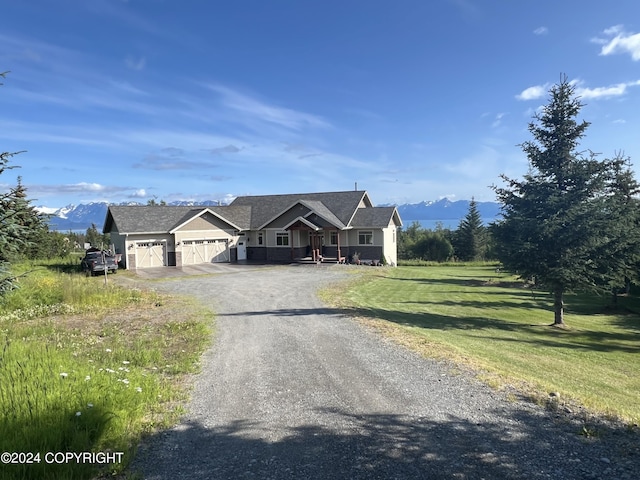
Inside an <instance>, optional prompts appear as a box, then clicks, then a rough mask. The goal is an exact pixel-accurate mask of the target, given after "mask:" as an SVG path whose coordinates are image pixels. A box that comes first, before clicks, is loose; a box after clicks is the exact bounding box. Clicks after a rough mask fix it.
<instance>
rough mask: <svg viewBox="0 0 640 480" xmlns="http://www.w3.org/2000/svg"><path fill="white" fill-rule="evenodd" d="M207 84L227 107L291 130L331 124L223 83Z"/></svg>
mask: <svg viewBox="0 0 640 480" xmlns="http://www.w3.org/2000/svg"><path fill="white" fill-rule="evenodd" d="M207 86H208V88H209V89H211V90H213V91H214V92H216V93H218V94H220V95H221V96H222V103H223V104H224V105H225V106H226V107H228V108H230V109H232V110H235V111H236V112H239V113H241V114H243V115H247V116H249V117H254V118H257V119H259V120H262V121H264V122H268V123H274V124H276V125H280V126H283V127H286V128H288V129H291V130H302V129H303V128H305V127H312V128H328V127H330V126H331V125H330V124H329V123H328V122H326V121H325V120H324V119H322V118H321V117H319V116H317V115H313V114H309V113H305V112H299V111H296V110H292V109H289V108H284V107H278V106H275V105H270V104H267V103H264V102H262V101H260V100H257V99H255V98H252V97H250V96H248V95H245V94H242V93H240V92H237V91H235V90H233V89H231V88H229V87H225V86H222V85H207Z"/></svg>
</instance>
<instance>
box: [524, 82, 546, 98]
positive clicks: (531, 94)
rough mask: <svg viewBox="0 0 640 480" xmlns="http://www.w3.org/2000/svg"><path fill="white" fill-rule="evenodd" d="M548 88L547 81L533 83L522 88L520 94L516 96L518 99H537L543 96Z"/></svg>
mask: <svg viewBox="0 0 640 480" xmlns="http://www.w3.org/2000/svg"><path fill="white" fill-rule="evenodd" d="M548 89H549V84H548V83H545V84H544V85H535V86H533V87H529V88H526V89H524V90H523V91H522V92H521V93H520V94H518V95H516V98H517V99H518V100H537V99H538V98H542V97H544V96H545V95H546V93H547V90H548Z"/></svg>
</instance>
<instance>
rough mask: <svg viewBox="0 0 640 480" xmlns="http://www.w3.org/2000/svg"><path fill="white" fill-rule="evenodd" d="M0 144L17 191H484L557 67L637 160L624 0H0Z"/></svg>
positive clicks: (193, 196) (611, 145)
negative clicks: (20, 187)
mask: <svg viewBox="0 0 640 480" xmlns="http://www.w3.org/2000/svg"><path fill="white" fill-rule="evenodd" d="M1 11H2V13H1V15H0V71H7V70H9V71H10V72H11V73H10V74H8V76H7V78H6V79H5V80H4V81H3V83H4V85H3V86H2V87H0V150H2V151H21V150H26V152H25V153H22V154H20V155H19V156H17V157H14V164H17V165H20V167H21V168H20V169H15V170H12V171H10V172H7V173H5V174H3V175H2V176H1V177H0V188H1V189H6V188H7V185H8V184H12V183H14V182H15V177H16V175H21V176H22V181H23V183H24V184H25V185H26V186H27V188H28V194H29V197H30V198H32V199H33V203H34V204H35V205H46V206H49V207H62V206H65V205H68V204H78V203H86V202H90V201H109V202H122V201H140V202H146V201H147V200H149V199H151V198H155V199H156V200H166V201H173V200H196V201H198V200H221V201H225V200H228V199H231V198H233V197H235V196H237V195H252V194H255V195H259V194H275V193H297V192H314V191H338V190H350V189H353V188H354V187H355V184H356V182H357V186H358V188H359V189H362V190H365V189H366V190H368V191H369V193H370V195H371V197H372V200H373V201H374V202H375V203H378V204H383V203H398V204H401V203H415V202H419V201H423V200H437V199H439V198H442V197H444V196H447V197H449V198H451V199H469V198H471V197H472V196H473V197H475V198H476V200H480V201H486V200H494V199H495V197H494V195H493V192H492V190H491V189H490V188H489V186H490V185H492V184H495V183H498V184H499V182H500V180H499V178H498V177H499V175H500V174H501V173H505V174H507V175H508V176H511V177H519V176H521V175H522V174H523V173H525V172H526V169H527V161H526V158H525V157H524V155H523V153H522V151H521V150H520V148H519V147H518V144H520V143H522V142H524V141H526V140H530V139H531V136H530V134H529V132H528V131H527V125H528V123H529V121H530V120H531V117H532V115H533V114H534V113H535V111H536V109H538V108H540V106H541V105H543V104H545V103H546V101H547V98H548V97H547V90H548V88H549V87H550V86H551V85H552V84H554V83H557V82H558V81H559V80H560V77H561V74H563V73H565V74H566V75H567V76H568V77H569V79H570V80H572V81H574V82H576V87H577V89H578V92H579V94H580V95H581V96H582V100H583V102H584V103H585V104H587V105H586V106H585V108H584V109H583V110H582V115H581V118H583V119H585V120H587V121H589V122H591V126H590V128H589V129H588V130H587V135H586V138H585V139H584V140H583V142H582V144H581V148H583V149H584V150H588V149H590V150H592V151H595V152H598V153H601V154H602V156H603V157H610V156H612V155H614V153H615V152H617V151H624V153H626V154H627V155H629V156H630V157H631V159H632V161H635V162H636V163H640V135H638V132H639V131H640V113H639V112H640V3H639V2H638V1H637V0H618V1H616V2H602V1H594V0H580V1H576V0H563V1H562V2H558V1H555V0H538V1H536V2H520V1H512V0H502V1H497V0H483V1H480V0H477V1H473V0H431V1H423V0H403V1H396V2H391V1H377V0H367V1H362V0H353V1H349V0H341V1H334V0H324V1H311V0H309V1H303V0H295V1H294V0H289V1H284V0H252V1H250V0H246V1H242V0H238V1H233V2H231V1H214V0H184V1H178V0H128V1H125V0H29V1H23V0H3V1H2V8H1Z"/></svg>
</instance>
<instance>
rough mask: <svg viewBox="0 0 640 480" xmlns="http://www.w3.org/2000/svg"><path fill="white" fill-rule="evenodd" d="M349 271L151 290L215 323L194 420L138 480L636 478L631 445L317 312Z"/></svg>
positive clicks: (235, 274) (157, 442) (266, 275)
mask: <svg viewBox="0 0 640 480" xmlns="http://www.w3.org/2000/svg"><path fill="white" fill-rule="evenodd" d="M347 268H349V267H344V266H332V267H315V266H297V267H295V266H286V267H269V268H259V269H253V268H251V267H247V268H236V269H228V270H225V271H224V272H223V273H221V274H219V275H213V276H202V275H201V276H185V277H182V278H181V279H179V280H175V279H174V280H172V281H168V282H160V283H157V284H154V288H157V289H161V290H166V291H169V292H171V293H188V294H192V295H195V296H196V297H197V298H199V299H200V300H201V301H202V302H203V303H205V304H206V305H208V306H210V307H211V308H213V309H214V310H215V311H216V312H217V314H218V316H217V331H216V339H215V342H214V345H213V347H212V348H211V349H210V351H208V352H207V353H206V354H205V357H204V359H203V369H202V373H201V374H199V375H198V376H197V378H196V382H195V387H194V392H193V398H192V401H191V403H190V404H189V405H188V406H187V409H188V413H187V415H186V416H185V418H184V419H183V421H182V423H181V424H180V425H178V426H176V427H175V428H173V429H171V430H169V431H165V432H161V433H159V434H157V435H156V436H154V437H153V438H151V439H150V440H149V441H148V442H146V443H145V445H144V446H143V447H141V449H140V451H139V452H138V456H137V459H136V461H135V462H134V469H135V470H138V471H140V472H141V474H142V476H143V478H146V479H236V478H246V479H377V478H379V479H394V478H395V479H420V478H426V479H438V478H454V479H471V478H473V479H476V478H486V479H495V478H522V479H537V478H553V479H574V478H575V479H578V478H580V479H582V478H623V479H624V478H637V477H636V475H637V474H638V472H639V471H640V464H639V463H638V456H637V444H634V443H633V442H634V441H637V435H633V434H630V433H629V432H624V431H619V432H615V431H613V432H610V431H606V432H605V433H602V434H601V435H600V436H597V437H595V438H593V437H592V438H587V437H586V436H584V435H580V434H579V433H580V427H579V426H577V425H576V424H574V423H571V422H569V421H568V420H566V419H564V418H562V417H557V416H555V415H554V414H552V413H548V412H545V411H544V410H543V409H541V408H538V407H536V406H534V405H531V404H528V403H524V402H516V401H508V400H507V399H506V398H505V396H504V394H501V393H499V392H495V391H493V390H492V389H490V388H489V387H487V386H485V385H483V384H482V383H479V382H478V381H476V380H474V379H473V378H471V377H470V376H469V375H466V374H460V373H456V371H455V370H452V369H451V367H450V366H447V365H446V364H444V363H439V362H435V361H431V360H425V359H423V358H421V357H419V356H417V355H415V354H413V353H411V352H408V351H406V350H404V349H403V348H401V347H398V346H396V345H394V344H392V343H390V342H388V341H386V340H385V339H383V338H381V337H379V336H378V335H377V334H375V333H373V332H371V331H369V330H367V329H366V328H364V327H362V326H360V325H359V324H358V323H357V322H355V321H353V320H351V319H349V318H346V317H344V316H342V315H340V314H339V313H338V312H335V311H332V310H331V309H328V308H326V307H324V306H323V304H322V303H321V302H320V300H319V299H318V298H317V297H316V295H315V291H316V290H317V289H318V288H319V287H321V286H323V285H326V284H328V283H330V282H336V281H340V280H343V279H344V278H346V276H347V274H346V273H345V270H346V269H347Z"/></svg>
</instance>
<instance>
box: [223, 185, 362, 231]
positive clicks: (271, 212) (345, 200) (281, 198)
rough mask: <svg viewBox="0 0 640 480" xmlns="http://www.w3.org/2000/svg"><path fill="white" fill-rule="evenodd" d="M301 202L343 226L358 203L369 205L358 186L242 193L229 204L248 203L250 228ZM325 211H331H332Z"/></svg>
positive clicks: (258, 225)
mask: <svg viewBox="0 0 640 480" xmlns="http://www.w3.org/2000/svg"><path fill="white" fill-rule="evenodd" d="M301 202H305V203H304V204H306V206H308V207H309V208H312V209H313V210H315V211H316V213H318V214H319V215H320V216H322V217H323V218H325V220H328V221H330V222H331V223H334V222H335V221H336V219H337V220H338V221H339V222H340V223H341V224H342V225H344V226H348V225H349V222H350V221H351V219H352V218H353V215H354V214H355V212H356V210H357V209H358V207H359V206H360V205H364V206H372V204H371V200H369V196H368V194H367V192H364V191H361V190H360V191H358V190H353V191H346V192H323V193H301V194H286V195H256V196H243V197H237V198H236V199H235V200H234V201H233V202H232V203H231V205H230V206H241V205H243V206H250V207H251V229H252V230H258V229H260V228H263V227H264V226H265V225H267V224H268V223H269V222H270V221H273V220H274V219H275V218H277V217H278V216H279V215H281V214H282V213H284V212H285V211H286V210H287V209H289V208H291V207H292V206H294V205H295V204H297V203H301ZM312 202H320V203H321V204H322V205H323V207H320V204H318V203H315V204H314V203H312ZM312 205H313V206H312ZM314 207H315V208H314ZM316 208H317V210H316ZM327 212H330V213H331V215H329V214H328V213H327ZM327 217H334V218H327Z"/></svg>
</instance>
